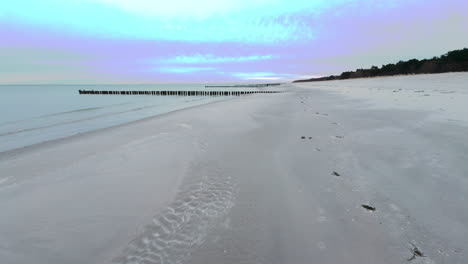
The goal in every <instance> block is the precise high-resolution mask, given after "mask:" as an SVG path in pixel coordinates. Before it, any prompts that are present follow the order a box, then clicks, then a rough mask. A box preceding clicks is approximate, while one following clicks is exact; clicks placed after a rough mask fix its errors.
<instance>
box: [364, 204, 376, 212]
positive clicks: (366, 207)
mask: <svg viewBox="0 0 468 264" xmlns="http://www.w3.org/2000/svg"><path fill="white" fill-rule="evenodd" d="M361 206H362V208H364V209H366V210H368V211H372V212H374V211H375V207H373V206H370V205H366V204H363V205H361Z"/></svg>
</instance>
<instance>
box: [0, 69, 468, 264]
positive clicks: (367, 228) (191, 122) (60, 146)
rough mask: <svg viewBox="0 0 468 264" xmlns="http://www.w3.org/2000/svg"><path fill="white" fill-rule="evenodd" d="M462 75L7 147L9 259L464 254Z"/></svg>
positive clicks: (2, 251) (1, 250) (339, 259)
mask: <svg viewBox="0 0 468 264" xmlns="http://www.w3.org/2000/svg"><path fill="white" fill-rule="evenodd" d="M467 82H468V74H467V73H457V74H440V75H419V76H409V77H392V78H376V79H364V80H349V81H336V82H323V83H305V84H295V85H288V86H286V87H285V88H288V89H289V91H290V92H288V93H283V94H272V95H268V94H267V95H253V96H245V97H241V98H236V99H233V100H229V101H225V102H217V103H212V104H208V105H204V106H199V107H195V108H191V109H187V110H182V111H176V112H173V113H169V114H165V115H161V116H157V117H154V118H150V119H146V120H143V121H138V122H133V123H131V124H127V125H124V126H119V127H115V128H110V129H104V130H100V131H97V132H93V133H87V134H83V135H80V136H75V137H71V138H67V139H64V140H59V141H55V142H49V143H45V144H42V145H38V146H34V147H30V148H26V149H23V150H19V151H11V152H6V153H3V154H0V215H1V217H0V260H1V263H2V264H13V263H14V264H19V263H37V264H43V263H44V264H55V263H57V264H59V263H60V264H63V263H67V264H69V263H70V264H73V263H77V264H83V263H112V262H117V263H192V264H211V263H268V264H273V263H278V264H279V263H356V264H357V263H359V264H363V263H408V259H410V263H466V261H467V259H468V253H467V250H468V246H467V245H468V209H467V208H468V207H467V205H466V204H467V196H468V164H467V163H466V161H467V160H468V121H467V116H468V115H467V114H468V106H467V105H466V102H468V96H467V93H468V87H466V84H467ZM399 89H401V90H399ZM421 90H424V92H420V91H421ZM394 91H395V92H394ZM426 94H428V95H426ZM362 205H368V206H371V207H374V208H375V209H376V210H375V211H370V210H367V209H365V208H363V207H362ZM368 208H370V207H368ZM420 255H422V256H420Z"/></svg>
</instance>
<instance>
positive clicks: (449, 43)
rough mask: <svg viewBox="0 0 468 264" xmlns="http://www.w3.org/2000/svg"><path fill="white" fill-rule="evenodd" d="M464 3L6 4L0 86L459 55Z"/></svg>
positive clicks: (206, 78) (265, 71)
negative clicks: (455, 53) (446, 54)
mask: <svg viewBox="0 0 468 264" xmlns="http://www.w3.org/2000/svg"><path fill="white" fill-rule="evenodd" d="M467 10H468V1H466V0H198V1H197V0H15V1H5V2H4V3H2V4H1V5H0V84H104V83H106V84H110V83H116V84H121V83H135V84H137V83H217V82H226V83H237V82H283V81H290V80H295V79H301V78H311V77H319V76H326V75H330V74H339V73H341V72H343V71H347V70H354V69H356V68H367V67H370V66H373V65H376V66H381V65H383V64H387V63H395V62H398V61H399V60H407V59H412V58H417V59H423V58H432V57H434V56H439V55H442V54H445V53H446V52H448V51H450V50H454V49H461V48H464V47H468V11H467Z"/></svg>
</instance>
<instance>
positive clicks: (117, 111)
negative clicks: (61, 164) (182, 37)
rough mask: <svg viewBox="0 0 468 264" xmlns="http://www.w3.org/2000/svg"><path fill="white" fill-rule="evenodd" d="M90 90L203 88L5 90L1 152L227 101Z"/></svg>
mask: <svg viewBox="0 0 468 264" xmlns="http://www.w3.org/2000/svg"><path fill="white" fill-rule="evenodd" d="M79 89H86V90H116V91H118V90H158V89H159V90H191V89H197V90H198V89H199V90H203V89H205V88H204V85H201V84H190V85H188V84H183V85H182V84H170V85H52V86H45V85H31V86H19V85H12V86H0V113H1V115H0V152H4V151H8V150H12V149H17V148H22V147H25V146H29V145H33V144H37V143H41V142H44V141H49V140H54V139H58V138H64V137H68V136H72V135H75V134H78V133H83V132H88V131H92V130H96V129H100V128H105V127H110V126H115V125H119V124H124V123H127V122H130V121H134V120H138V119H143V118H146V117H150V116H154V115H158V114H162V113H167V112H169V111H173V110H177V109H182V108H186V107H190V106H194V105H200V104H204V103H208V102H211V101H216V100H222V99H225V97H192V96H191V97H177V96H167V97H162V96H149V95H129V96H124V95H79V94H78V90H79Z"/></svg>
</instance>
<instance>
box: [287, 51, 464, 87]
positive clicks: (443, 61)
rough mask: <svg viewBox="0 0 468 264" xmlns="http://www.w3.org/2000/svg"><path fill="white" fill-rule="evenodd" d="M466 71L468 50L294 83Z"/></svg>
mask: <svg viewBox="0 0 468 264" xmlns="http://www.w3.org/2000/svg"><path fill="white" fill-rule="evenodd" d="M464 71H468V48H464V49H461V50H454V51H450V52H448V53H446V54H444V55H442V56H440V57H434V58H432V59H424V60H417V59H412V60H409V61H399V62H398V63H396V64H393V63H391V64H387V65H383V66H382V67H380V68H379V67H377V66H372V67H371V68H370V69H358V70H356V71H348V72H343V73H342V74H341V75H332V76H328V77H321V78H312V79H307V80H297V81H294V82H314V81H331V80H345V79H355V78H368V77H380V76H393V75H407V74H428V73H444V72H464Z"/></svg>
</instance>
